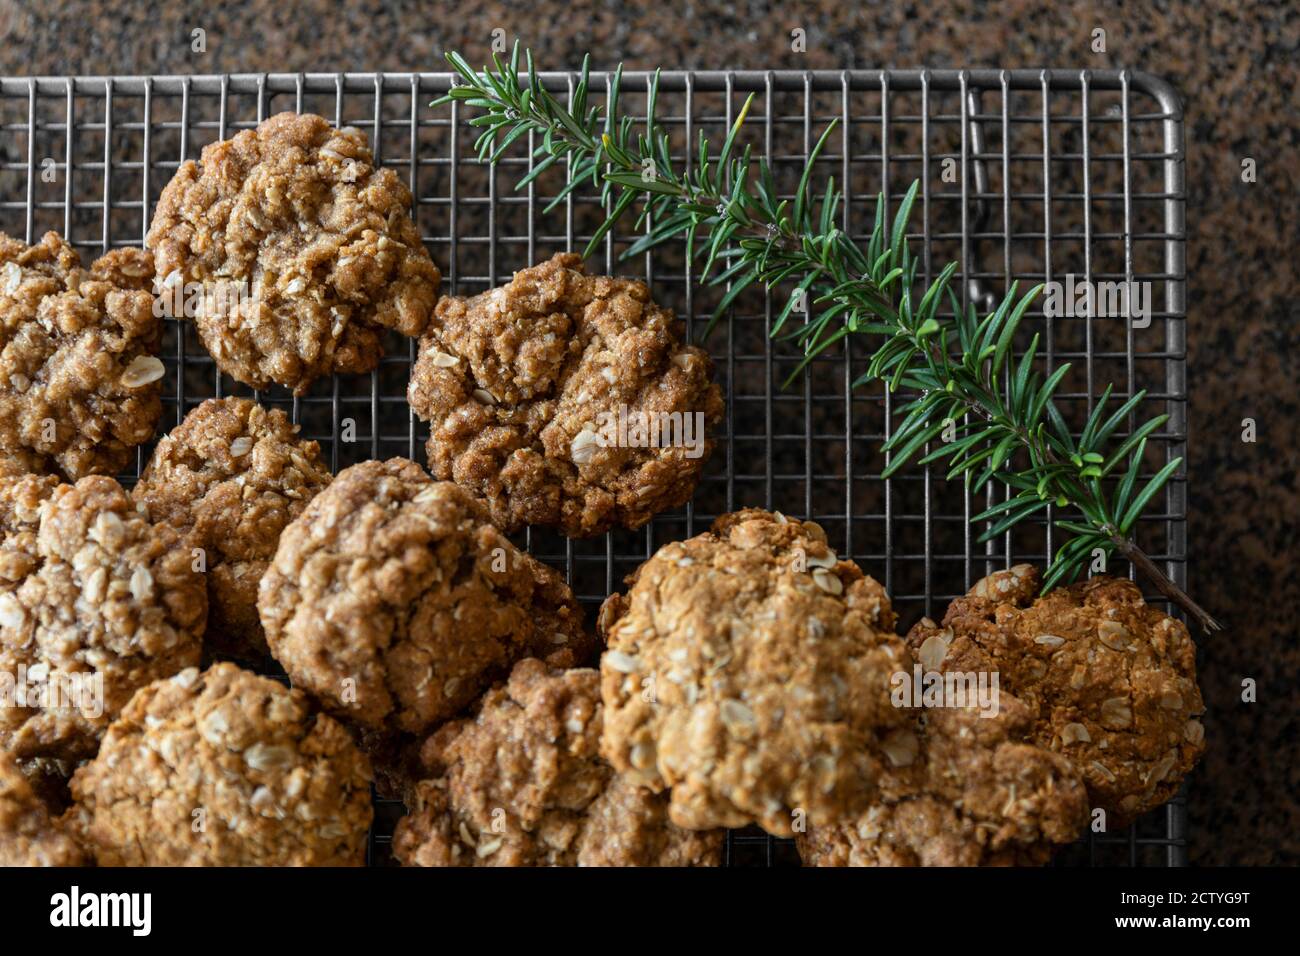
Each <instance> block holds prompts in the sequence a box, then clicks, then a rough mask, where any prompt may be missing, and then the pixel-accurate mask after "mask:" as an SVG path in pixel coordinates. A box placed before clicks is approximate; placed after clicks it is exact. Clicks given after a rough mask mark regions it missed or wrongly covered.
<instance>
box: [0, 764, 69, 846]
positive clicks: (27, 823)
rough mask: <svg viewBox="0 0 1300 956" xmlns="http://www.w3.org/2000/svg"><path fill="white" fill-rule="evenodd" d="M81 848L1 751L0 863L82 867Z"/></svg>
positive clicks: (15, 765) (16, 767)
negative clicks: (52, 818)
mask: <svg viewBox="0 0 1300 956" xmlns="http://www.w3.org/2000/svg"><path fill="white" fill-rule="evenodd" d="M84 862H85V861H84V859H83V857H82V854H81V850H80V848H79V847H78V846H77V844H76V842H75V841H74V840H73V839H72V838H71V837H70V836H69V835H68V834H67V833H66V832H65V830H64V828H63V825H62V824H61V823H60V822H59V821H57V820H51V819H50V814H49V811H48V809H47V808H46V806H45V804H44V802H42V801H41V799H40V798H39V796H38V795H37V794H36V793H35V792H34V791H33V790H32V787H31V785H30V783H29V781H28V779H27V777H26V776H24V775H23V774H22V773H21V772H20V771H19V769H18V764H17V763H16V762H15V760H14V758H13V755H12V754H9V753H7V752H6V751H3V750H0V866H81V865H82V863H84Z"/></svg>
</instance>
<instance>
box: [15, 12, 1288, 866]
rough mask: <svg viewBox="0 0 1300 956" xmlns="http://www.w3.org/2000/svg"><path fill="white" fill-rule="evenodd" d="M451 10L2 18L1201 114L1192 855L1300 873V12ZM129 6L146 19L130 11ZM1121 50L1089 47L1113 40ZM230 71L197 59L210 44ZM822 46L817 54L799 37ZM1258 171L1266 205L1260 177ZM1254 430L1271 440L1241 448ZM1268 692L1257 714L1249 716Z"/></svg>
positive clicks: (41, 66)
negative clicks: (1254, 695) (1140, 75)
mask: <svg viewBox="0 0 1300 956" xmlns="http://www.w3.org/2000/svg"><path fill="white" fill-rule="evenodd" d="M516 6H517V5H515V4H509V3H492V2H461V3H458V4H455V5H454V12H453V5H441V6H437V7H434V6H431V5H429V4H427V3H415V2H406V0H403V2H394V3H387V4H384V5H383V6H382V7H381V6H379V5H376V4H351V5H348V6H347V7H346V8H340V5H338V4H336V3H323V2H309V3H300V4H284V3H279V2H272V0H252V2H246V3H221V4H216V3H212V4H197V3H172V4H167V5H165V6H163V7H159V6H158V5H155V4H143V3H142V4H137V5H133V6H132V5H128V4H121V3H119V4H113V5H112V7H111V10H112V13H111V14H110V13H108V10H109V9H110V8H109V7H108V6H107V5H101V4H99V3H94V2H77V0H47V2H45V3H43V4H39V5H36V4H32V5H20V4H17V3H14V2H11V0H5V2H2V3H0V39H2V40H3V45H2V46H0V67H2V70H3V73H4V74H6V75H28V74H65V73H80V74H111V73H119V74H122V73H200V72H201V73H215V72H226V71H230V72H245V71H272V70H275V71H297V70H342V69H350V70H394V71H401V70H438V69H442V63H443V61H442V59H441V54H442V51H443V50H444V49H450V48H455V49H459V50H462V51H463V52H465V53H466V54H467V55H469V56H470V59H471V60H477V59H478V58H482V57H484V56H485V54H486V52H487V47H488V42H489V40H490V33H491V31H492V30H493V29H494V28H497V27H499V28H501V29H504V30H505V31H506V33H507V35H509V36H516V35H517V36H519V37H521V38H522V39H523V40H524V41H525V42H526V43H527V44H529V45H531V46H532V47H533V49H534V50H535V51H536V53H537V55H538V57H539V60H540V61H541V62H542V63H545V64H551V65H554V66H556V67H560V66H566V65H567V66H575V67H576V66H577V65H578V64H579V62H580V61H581V57H582V54H583V53H584V52H586V51H588V50H590V51H591V53H592V55H593V60H594V63H595V65H596V66H597V67H598V68H600V67H612V66H614V65H615V64H616V63H617V62H619V61H620V60H622V61H624V62H625V63H626V64H627V66H628V67H629V68H653V67H656V66H664V67H680V68H718V67H721V66H726V67H733V68H746V67H750V68H843V67H885V66H897V67H915V66H931V67H958V66H961V67H976V66H990V67H1040V66H1048V65H1050V66H1054V67H1070V68H1074V67H1080V68H1082V67H1094V68H1114V67H1131V68H1135V69H1142V70H1146V71H1149V72H1151V73H1154V74H1157V75H1159V76H1162V77H1164V78H1165V79H1167V80H1169V81H1170V82H1171V83H1172V84H1173V85H1174V86H1175V87H1176V88H1177V89H1178V90H1179V91H1180V92H1181V93H1182V95H1183V97H1184V100H1185V102H1186V111H1187V183H1188V190H1187V192H1188V196H1187V222H1188V231H1189V242H1188V250H1187V272H1188V276H1189V303H1188V314H1189V320H1188V335H1187V341H1188V347H1189V369H1188V382H1189V390H1190V434H1191V457H1190V489H1191V504H1190V529H1189V547H1190V552H1191V555H1192V557H1191V561H1190V571H1189V577H1190V581H1191V589H1192V591H1193V592H1194V594H1195V595H1196V596H1197V598H1198V599H1199V600H1200V601H1201V603H1202V604H1204V605H1205V606H1206V607H1207V608H1209V609H1210V610H1211V611H1212V612H1213V613H1215V614H1217V615H1219V616H1220V617H1221V618H1222V619H1223V620H1224V621H1226V622H1227V624H1228V630H1227V632H1226V633H1224V634H1221V635H1219V636H1217V637H1214V638H1205V639H1202V640H1200V646H1201V682H1202V686H1203V688H1204V691H1205V695H1206V699H1207V703H1208V704H1209V706H1210V708H1211V710H1212V711H1213V715H1214V716H1213V720H1214V729H1213V733H1212V736H1211V747H1210V750H1209V753H1208V754H1207V756H1206V759H1205V761H1204V763H1203V765H1202V766H1201V768H1200V769H1199V770H1198V771H1197V773H1196V774H1195V775H1194V777H1193V778H1192V780H1191V783H1190V787H1189V814H1190V824H1191V828H1192V832H1193V834H1194V835H1195V838H1194V839H1193V841H1192V847H1191V858H1192V861H1193V862H1194V863H1199V864H1207V865H1208V864H1226V863H1244V864H1260V863H1275V864H1295V863H1297V862H1300V798H1297V796H1296V793H1297V790H1300V787H1297V783H1300V769H1298V768H1300V760H1297V757H1298V756H1300V736H1298V735H1297V733H1296V724H1297V720H1296V706H1295V703H1296V696H1295V695H1296V688H1297V686H1300V647H1298V646H1297V643H1296V641H1295V639H1294V629H1293V627H1292V626H1291V625H1289V624H1287V623H1286V621H1287V618H1286V614H1287V613H1289V611H1288V609H1294V608H1295V607H1296V606H1297V604H1298V603H1300V575H1297V574H1296V572H1295V569H1294V566H1293V565H1292V561H1293V560H1294V559H1295V557H1296V553H1295V550H1296V540H1297V516H1298V512H1300V498H1298V495H1297V490H1298V489H1297V478H1296V474H1297V470H1298V469H1297V454H1296V437H1297V436H1296V421H1297V417H1298V415H1300V410H1298V409H1297V400H1296V396H1295V390H1294V387H1293V384H1292V383H1293V379H1294V375H1293V374H1292V372H1293V370H1292V369H1290V368H1289V367H1288V366H1287V365H1286V362H1287V361H1288V359H1290V358H1292V357H1297V356H1300V350H1298V349H1297V344H1298V343H1297V338H1298V337H1300V315H1297V309H1298V306H1297V303H1298V302H1300V279H1298V278H1297V271H1296V268H1295V251H1294V250H1295V249H1296V248H1297V247H1300V195H1298V194H1297V184H1296V173H1295V165H1296V164H1295V151H1296V149H1297V146H1298V145H1300V144H1298V143H1297V138H1298V137H1297V127H1298V126H1300V122H1298V120H1297V108H1296V100H1295V96H1296V92H1295V91H1296V83H1297V72H1298V70H1300V50H1298V49H1297V46H1298V44H1300V9H1298V8H1297V7H1296V6H1295V5H1294V4H1291V3H1287V2H1265V3H1250V4H1244V5H1243V4H1240V3H1236V2H1232V0H1196V2H1192V0H1167V2H1159V3H1125V4H1120V3H1073V2H1062V3H1057V4H1053V5H1051V7H1050V9H1043V7H1042V6H1040V5H1039V4H1031V3H1027V2H1020V0H1011V2H1004V3H976V2H970V0H956V2H954V3H948V4H943V5H930V4H921V3H913V2H898V3H865V4H845V3H839V2H832V0H820V2H814V3H805V4H793V3H779V4H778V3H766V2H755V0H751V2H740V3H734V4H715V3H693V4H687V5H684V6H683V7H681V8H680V9H679V10H675V11H670V9H669V5H667V4H663V3H615V2H607V3H599V4H584V3H577V2H565V3H559V2H554V0H547V2H541V3H537V4H533V5H532V9H530V10H528V11H527V12H523V11H520V10H517V9H515V7H516ZM128 7H131V8H130V9H128ZM1095 26H1101V27H1103V28H1105V29H1106V31H1107V45H1108V50H1109V52H1108V53H1105V54H1094V53H1092V52H1091V51H1090V49H1089V45H1088V44H1089V35H1090V32H1091V30H1092V29H1093V27H1095ZM196 27H201V28H202V29H204V30H205V31H206V35H207V52H206V53H204V54H193V53H191V51H190V34H191V30H193V29H194V28H196ZM795 27H803V28H805V29H806V30H807V36H808V42H807V47H808V48H807V52H806V53H805V54H795V53H793V52H791V50H790V44H789V36H790V31H791V30H792V29H794V28H795ZM1244 156H1252V157H1255V158H1256V160H1257V162H1258V169H1259V176H1258V182H1257V183H1255V184H1254V185H1244V184H1243V183H1242V182H1241V180H1240V161H1241V158H1242V157H1244ZM1246 417H1251V418H1254V419H1255V420H1256V422H1257V426H1258V436H1259V437H1258V442H1257V443H1255V444H1245V443H1243V442H1242V440H1241V420H1242V419H1243V418H1246ZM1247 677H1250V678H1254V679H1255V680H1256V682H1257V683H1258V688H1259V690H1258V702H1257V703H1252V704H1245V703H1242V702H1241V701H1240V693H1241V682H1242V680H1243V679H1244V678H1247Z"/></svg>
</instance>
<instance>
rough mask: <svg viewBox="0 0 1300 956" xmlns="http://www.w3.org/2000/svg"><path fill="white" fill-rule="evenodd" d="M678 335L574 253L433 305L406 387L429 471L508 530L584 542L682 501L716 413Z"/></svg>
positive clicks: (643, 294)
mask: <svg viewBox="0 0 1300 956" xmlns="http://www.w3.org/2000/svg"><path fill="white" fill-rule="evenodd" d="M678 325H679V323H677V322H676V321H675V320H674V319H673V316H672V313H671V312H669V311H668V310H667V309H664V308H661V307H659V306H657V305H655V303H654V302H653V301H651V299H650V290H649V289H647V288H646V286H645V284H644V283H642V282H637V281H634V280H631V279H614V278H609V277H607V276H589V275H586V274H585V272H584V268H583V263H582V259H581V258H580V257H579V256H576V255H573V254H572V253H569V254H562V255H557V256H555V257H554V258H552V259H550V260H549V261H547V262H544V263H542V264H541V265H538V266H533V267H532V268H529V269H522V270H520V271H519V272H517V273H515V276H514V278H513V279H512V280H511V281H510V282H509V283H507V284H506V285H504V286H502V287H500V288H497V289H493V290H491V291H489V292H485V293H483V294H482V295H477V296H474V297H473V298H469V299H465V298H457V297H452V296H449V297H446V298H444V299H442V300H441V301H440V302H439V303H438V307H437V310H436V314H435V318H434V321H433V322H432V323H431V324H430V326H429V331H428V332H427V334H426V335H425V336H424V338H422V339H421V340H420V357H419V360H418V361H417V362H416V364H415V368H414V369H413V370H412V372H411V383H410V387H409V388H408V390H407V397H408V399H409V401H410V403H411V407H412V408H413V409H415V412H416V414H417V415H419V416H420V417H421V418H422V419H424V420H425V421H427V422H429V423H430V429H431V432H430V437H429V443H428V453H429V468H430V470H431V471H432V472H433V474H434V475H435V477H438V478H442V479H446V480H451V481H455V482H456V483H457V484H459V485H461V486H462V487H464V488H466V489H467V490H469V491H470V492H471V493H472V494H474V495H475V496H476V497H478V498H481V499H482V500H483V501H485V502H486V503H487V505H488V508H489V510H490V511H491V514H492V520H493V521H495V522H496V523H497V525H498V526H499V527H501V528H502V529H503V530H505V531H506V532H507V533H511V532H514V531H517V530H518V529H520V528H522V527H523V526H524V525H527V524H536V525H551V526H556V527H558V528H560V530H561V531H563V533H564V534H566V535H568V536H569V537H575V538H576V537H586V536H588V535H593V534H598V533H600V532H604V531H607V530H609V529H610V528H615V527H622V528H639V527H641V526H642V525H643V524H645V523H646V522H647V521H649V520H650V518H651V516H653V515H654V514H656V513H657V512H660V511H663V510H665V509H668V508H675V507H677V506H679V505H681V504H683V503H684V502H686V500H687V499H689V498H690V496H691V494H692V493H693V492H694V490H695V486H696V484H697V483H698V482H699V480H700V473H701V471H702V469H703V466H704V461H705V459H706V458H707V456H708V454H709V453H710V452H711V451H712V450H713V439H712V437H711V432H712V429H713V428H714V426H715V425H717V423H718V422H719V421H720V420H721V419H722V415H723V402H722V392H721V390H720V389H719V388H718V386H717V385H716V384H714V383H713V382H712V381H711V377H712V364H711V363H710V361H709V358H708V355H707V354H705V352H704V351H702V350H701V349H698V348H695V347H693V346H689V345H683V344H682V341H681V338H680V333H679V330H678Z"/></svg>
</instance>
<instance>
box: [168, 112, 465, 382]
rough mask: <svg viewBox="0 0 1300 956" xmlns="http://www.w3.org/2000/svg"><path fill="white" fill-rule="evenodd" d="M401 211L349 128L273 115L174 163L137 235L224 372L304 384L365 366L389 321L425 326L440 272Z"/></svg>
mask: <svg viewBox="0 0 1300 956" xmlns="http://www.w3.org/2000/svg"><path fill="white" fill-rule="evenodd" d="M410 209H411V193H410V190H408V189H407V187H406V186H405V185H404V184H403V183H402V181H401V179H400V178H398V176H397V174H396V173H395V172H394V171H393V170H391V169H385V168H382V167H377V166H376V165H375V164H374V157H373V155H372V154H371V152H370V149H369V148H368V147H367V145H366V138H365V135H364V134H363V133H361V132H360V131H359V130H355V129H350V128H349V129H341V130H340V129H335V128H334V127H332V126H331V125H330V124H329V123H327V122H326V121H325V120H324V119H322V118H321V117H319V116H312V115H305V116H298V115H295V114H293V113H281V114H279V115H278V116H272V117H271V118H270V119H268V120H265V121H264V122H263V123H261V125H259V126H258V127H257V128H256V129H251V130H244V131H243V132H240V133H238V134H236V135H235V136H234V137H233V138H231V139H227V140H223V141H221V142H219V143H213V144H212V145H210V146H207V147H205V148H204V150H203V153H202V155H201V157H200V158H199V161H198V162H195V161H193V160H190V161H188V162H186V163H183V164H182V165H181V167H180V169H178V170H177V171H176V175H175V176H173V177H172V180H171V182H169V183H168V184H167V187H166V188H165V189H164V190H163V192H162V196H161V197H159V200H158V208H157V209H156V210H155V211H154V217H153V222H152V224H151V225H150V228H149V236H148V239H147V245H148V246H149V248H150V249H152V250H153V252H154V257H155V260H156V268H157V278H158V283H159V287H160V295H161V296H162V299H163V301H164V302H165V303H167V307H168V309H169V311H170V312H172V313H173V314H175V313H176V312H177V306H178V305H180V306H183V307H184V312H185V314H186V315H187V316H188V317H190V318H192V319H193V320H194V322H195V324H196V325H197V327H198V331H199V336H200V338H202V340H203V344H204V345H205V346H206V347H207V349H208V351H209V352H210V353H212V357H213V359H214V360H215V361H216V363H217V367H218V368H220V369H221V371H223V372H225V373H226V374H227V375H230V376H231V377H232V378H234V379H235V380H237V381H240V382H243V383H245V384H246V385H251V386H253V387H254V388H266V387H267V386H268V385H270V384H271V383H272V382H276V383H279V384H280V385H285V386H287V387H289V388H292V389H293V390H294V392H295V393H296V394H303V393H304V392H306V391H307V388H308V387H309V386H310V384H311V382H312V380H313V379H315V378H317V377H319V376H321V375H329V374H331V373H334V372H368V371H370V370H371V369H373V368H375V367H376V366H377V365H378V364H379V359H380V356H381V355H382V352H383V349H382V346H381V341H382V336H383V333H384V331H385V330H386V329H395V330H397V331H398V332H401V333H402V334H403V335H410V336H416V335H419V334H420V333H421V332H423V331H424V327H425V324H426V323H427V322H428V320H429V316H430V314H431V313H432V311H433V304H434V300H435V299H436V298H437V295H438V282H439V279H440V276H439V274H438V269H437V267H436V266H434V264H433V262H432V261H430V259H429V254H428V252H426V251H425V248H424V244H423V242H422V241H421V239H420V232H419V230H418V229H417V228H416V226H415V223H413V222H412V221H411V215H410ZM196 292H197V293H198V294H195V293H196Z"/></svg>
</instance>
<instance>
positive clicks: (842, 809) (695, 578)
mask: <svg viewBox="0 0 1300 956" xmlns="http://www.w3.org/2000/svg"><path fill="white" fill-rule="evenodd" d="M628 582H629V585H630V587H629V589H628V592H627V594H626V595H618V594H616V595H613V596H612V597H610V598H609V599H608V600H607V601H606V602H605V605H604V606H603V607H602V609H601V615H600V629H601V632H602V634H603V636H604V638H605V640H606V642H607V644H608V650H607V651H606V652H605V654H604V656H603V657H602V659H601V696H602V699H603V701H604V705H605V724H604V733H603V736H602V740H601V748H602V752H603V753H604V755H605V756H606V758H607V759H608V760H609V761H610V762H611V763H612V764H613V765H614V767H615V768H616V769H617V770H619V771H620V772H623V773H625V774H627V775H628V777H629V779H630V780H632V781H634V782H636V783H638V784H641V785H643V786H646V787H649V788H650V789H652V790H656V791H662V790H670V791H671V801H672V802H671V805H670V813H671V816H672V819H673V821H674V822H675V823H677V824H678V825H679V826H684V827H689V828H692V829H704V828H708V827H717V826H726V827H740V826H745V825H747V824H750V823H757V824H758V825H759V826H761V827H763V828H764V829H765V830H767V831H768V832H769V833H772V834H775V835H778V836H790V835H792V834H793V824H794V822H795V820H796V814H797V813H798V812H799V811H802V812H803V813H804V814H806V816H807V819H808V820H809V821H810V822H812V823H814V824H815V823H833V822H839V821H841V820H844V819H847V818H851V817H853V816H855V815H856V814H857V813H859V812H861V811H862V810H864V809H865V808H866V805H867V803H868V801H869V800H870V798H871V795H872V791H873V789H874V786H875V783H876V780H877V778H878V776H879V774H880V770H881V753H882V750H881V747H882V742H883V741H884V739H885V738H886V737H887V736H888V734H889V733H891V732H892V731H893V730H894V729H895V728H898V727H900V726H903V725H905V724H906V722H907V721H908V717H907V715H906V712H905V711H903V710H901V709H900V708H897V707H894V706H893V704H892V703H891V700H890V677H891V675H892V674H893V673H894V672H896V671H899V670H904V671H906V670H907V669H908V668H909V667H910V666H911V665H910V658H909V656H908V653H907V649H906V647H905V646H904V644H903V641H902V639H901V638H899V637H898V636H897V635H895V634H894V632H893V627H894V620H895V619H894V612H893V610H892V608H891V607H890V603H889V598H888V596H887V595H886V594H885V591H884V588H882V587H881V586H880V585H879V584H878V583H877V582H876V581H875V580H873V579H872V578H870V577H867V576H866V575H864V574H863V573H862V571H861V569H859V568H858V566H857V565H856V564H854V563H852V562H851V561H843V560H840V559H839V558H837V557H836V556H835V554H834V552H832V551H831V550H830V548H829V547H828V546H827V544H826V536H825V534H824V532H823V531H822V529H821V528H820V527H818V526H817V525H816V524H814V523H812V522H799V521H795V520H792V519H787V518H785V517H784V516H782V515H779V514H773V513H769V512H765V511H759V510H756V509H750V510H746V511H740V512H736V513H734V514H730V515H724V516H723V517H721V518H719V519H718V521H716V522H715V523H714V526H713V528H712V530H711V531H709V532H707V533H705V534H702V535H698V536H696V537H694V538H691V539H689V540H687V541H683V542H680V543H673V544H669V545H665V546H664V547H662V548H660V549H659V551H658V553H656V554H655V556H654V557H652V558H651V559H650V560H649V561H647V562H646V563H645V564H643V565H642V566H641V567H640V569H638V570H637V572H636V573H635V574H634V575H632V577H630V578H629V579H628Z"/></svg>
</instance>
